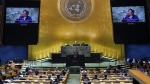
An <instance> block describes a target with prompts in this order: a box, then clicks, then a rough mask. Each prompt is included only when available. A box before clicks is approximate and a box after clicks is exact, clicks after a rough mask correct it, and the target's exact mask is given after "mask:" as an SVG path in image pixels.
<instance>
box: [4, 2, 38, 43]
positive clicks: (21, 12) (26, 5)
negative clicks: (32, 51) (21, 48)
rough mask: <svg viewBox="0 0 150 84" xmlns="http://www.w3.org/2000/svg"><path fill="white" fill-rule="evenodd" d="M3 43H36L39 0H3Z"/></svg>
mask: <svg viewBox="0 0 150 84" xmlns="http://www.w3.org/2000/svg"><path fill="white" fill-rule="evenodd" d="M4 1H5V2H4V12H3V15H4V16H3V17H4V18H3V24H4V27H3V37H2V38H3V39H2V43H3V44H5V45H36V44H37V43H38V34H39V18H40V0H4Z"/></svg>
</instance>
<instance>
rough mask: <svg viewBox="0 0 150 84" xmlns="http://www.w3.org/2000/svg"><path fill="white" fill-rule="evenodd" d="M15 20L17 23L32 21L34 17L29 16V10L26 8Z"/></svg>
mask: <svg viewBox="0 0 150 84" xmlns="http://www.w3.org/2000/svg"><path fill="white" fill-rule="evenodd" d="M15 22H16V23H31V22H32V18H31V17H30V16H29V11H28V10H24V11H23V14H22V15H21V16H19V17H18V18H17V19H16V21H15Z"/></svg>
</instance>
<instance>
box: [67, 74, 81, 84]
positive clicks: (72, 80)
mask: <svg viewBox="0 0 150 84" xmlns="http://www.w3.org/2000/svg"><path fill="white" fill-rule="evenodd" d="M79 78H80V75H79V74H70V75H69V78H68V81H67V84H80V79H79Z"/></svg>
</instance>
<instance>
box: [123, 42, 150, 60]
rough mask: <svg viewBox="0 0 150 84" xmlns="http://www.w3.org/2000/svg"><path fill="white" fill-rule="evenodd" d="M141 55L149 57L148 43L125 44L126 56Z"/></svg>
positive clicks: (149, 47) (149, 46)
mask: <svg viewBox="0 0 150 84" xmlns="http://www.w3.org/2000/svg"><path fill="white" fill-rule="evenodd" d="M143 55H144V56H145V57H148V58H150V44H132V45H125V57H126V58H139V57H142V56H143ZM149 60H150V59H149Z"/></svg>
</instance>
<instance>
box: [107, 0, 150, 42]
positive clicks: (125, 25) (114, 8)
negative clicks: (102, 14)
mask: <svg viewBox="0 0 150 84" xmlns="http://www.w3.org/2000/svg"><path fill="white" fill-rule="evenodd" d="M110 4H111V15H112V24H113V36H114V42H115V43H116V44H143V43H149V27H148V23H149V19H148V12H147V10H148V9H147V8H148V7H147V2H146V0H110Z"/></svg>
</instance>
